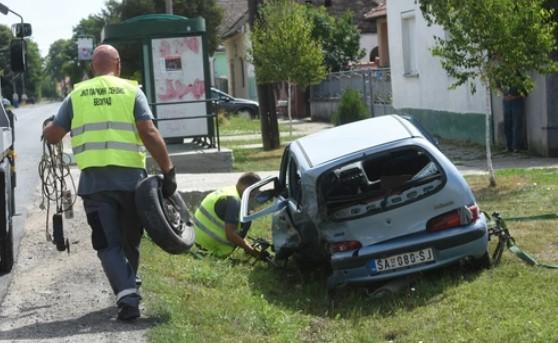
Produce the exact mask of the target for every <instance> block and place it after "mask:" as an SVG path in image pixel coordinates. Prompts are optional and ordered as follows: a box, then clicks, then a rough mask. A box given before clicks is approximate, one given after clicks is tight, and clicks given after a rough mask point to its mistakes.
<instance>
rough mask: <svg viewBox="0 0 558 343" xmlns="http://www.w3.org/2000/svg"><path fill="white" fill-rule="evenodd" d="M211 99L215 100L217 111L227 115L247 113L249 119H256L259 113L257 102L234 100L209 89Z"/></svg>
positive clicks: (227, 95)
mask: <svg viewBox="0 0 558 343" xmlns="http://www.w3.org/2000/svg"><path fill="white" fill-rule="evenodd" d="M211 97H212V98H213V99H217V101H216V105H217V110H218V111H219V110H223V111H225V112H227V113H231V114H232V113H247V114H248V115H249V116H250V118H252V119H254V118H257V117H258V115H259V113H260V105H259V104H258V102H257V101H254V100H249V99H242V98H235V97H233V96H231V95H229V94H227V93H225V92H223V91H220V90H218V89H216V88H211Z"/></svg>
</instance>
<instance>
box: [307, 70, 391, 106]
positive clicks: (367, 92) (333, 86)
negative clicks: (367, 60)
mask: <svg viewBox="0 0 558 343" xmlns="http://www.w3.org/2000/svg"><path fill="white" fill-rule="evenodd" d="M347 89H354V90H356V91H358V92H359V93H360V94H361V95H362V98H363V99H364V101H365V102H366V104H367V106H368V108H369V109H370V112H371V113H372V114H373V115H375V116H376V115H382V114H385V112H386V111H390V109H391V101H392V93H391V71H390V69H389V68H378V69H363V70H350V71H342V72H336V73H330V74H329V75H328V76H327V78H326V79H325V80H324V81H322V82H321V83H320V84H318V85H315V86H312V87H311V88H310V102H311V103H312V102H314V103H319V102H338V101H339V99H340V98H341V96H342V95H343V92H344V91H345V90H347ZM378 112H383V113H378Z"/></svg>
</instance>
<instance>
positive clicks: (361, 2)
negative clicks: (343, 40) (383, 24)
mask: <svg viewBox="0 0 558 343" xmlns="http://www.w3.org/2000/svg"><path fill="white" fill-rule="evenodd" d="M299 2H303V3H306V4H311V5H314V6H324V7H325V8H326V9H327V12H328V13H329V14H330V15H332V16H334V17H337V18H338V17H341V16H342V15H343V14H345V12H347V11H350V12H351V13H352V14H353V20H354V23H355V24H356V25H357V27H358V29H359V31H360V47H361V48H362V49H364V51H365V55H364V56H363V57H362V58H361V60H360V62H361V63H367V62H370V61H374V58H375V56H376V55H375V51H377V45H378V43H377V42H378V38H377V31H376V24H375V23H374V22H373V20H372V21H371V20H370V18H366V17H365V13H366V10H368V9H370V8H373V7H376V6H377V5H378V1H375V0H299Z"/></svg>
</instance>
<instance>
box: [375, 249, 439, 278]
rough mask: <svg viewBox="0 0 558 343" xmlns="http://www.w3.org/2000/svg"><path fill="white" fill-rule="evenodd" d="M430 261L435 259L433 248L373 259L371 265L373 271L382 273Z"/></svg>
mask: <svg viewBox="0 0 558 343" xmlns="http://www.w3.org/2000/svg"><path fill="white" fill-rule="evenodd" d="M430 261H434V254H433V253H432V248H426V249H421V250H417V251H413V252H406V253H403V254H399V255H393V256H389V257H385V258H379V259H376V260H372V263H370V267H371V269H372V271H373V272H375V273H381V272H385V271H388V270H394V269H399V268H405V267H408V266H413V265H416V264H421V263H426V262H430Z"/></svg>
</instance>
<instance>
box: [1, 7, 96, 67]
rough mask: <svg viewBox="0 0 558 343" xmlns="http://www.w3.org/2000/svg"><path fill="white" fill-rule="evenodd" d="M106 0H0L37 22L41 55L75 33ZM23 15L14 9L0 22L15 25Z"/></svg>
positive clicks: (36, 29) (35, 28)
mask: <svg viewBox="0 0 558 343" xmlns="http://www.w3.org/2000/svg"><path fill="white" fill-rule="evenodd" d="M105 1H106V0H0V3H2V4H4V5H6V6H8V7H9V8H10V9H11V10H13V11H14V12H16V13H18V14H19V15H21V16H22V17H23V20H24V21H25V22H26V23H30V24H31V25H32V26H33V35H32V36H31V38H32V39H33V40H34V41H35V42H36V43H37V44H39V49H40V51H41V55H42V56H43V57H44V56H46V54H47V53H48V48H49V47H50V44H52V43H53V42H54V41H56V40H58V39H61V38H64V39H69V38H71V37H72V28H73V27H74V26H76V25H77V24H78V23H79V21H80V20H81V19H83V18H85V17H87V16H88V15H90V14H96V13H99V12H100V11H101V9H103V8H104V5H105ZM19 21H20V19H19V17H17V16H16V15H14V14H12V13H8V15H2V14H1V13H0V24H2V25H6V26H8V27H11V25H12V24H14V23H18V22H19Z"/></svg>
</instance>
